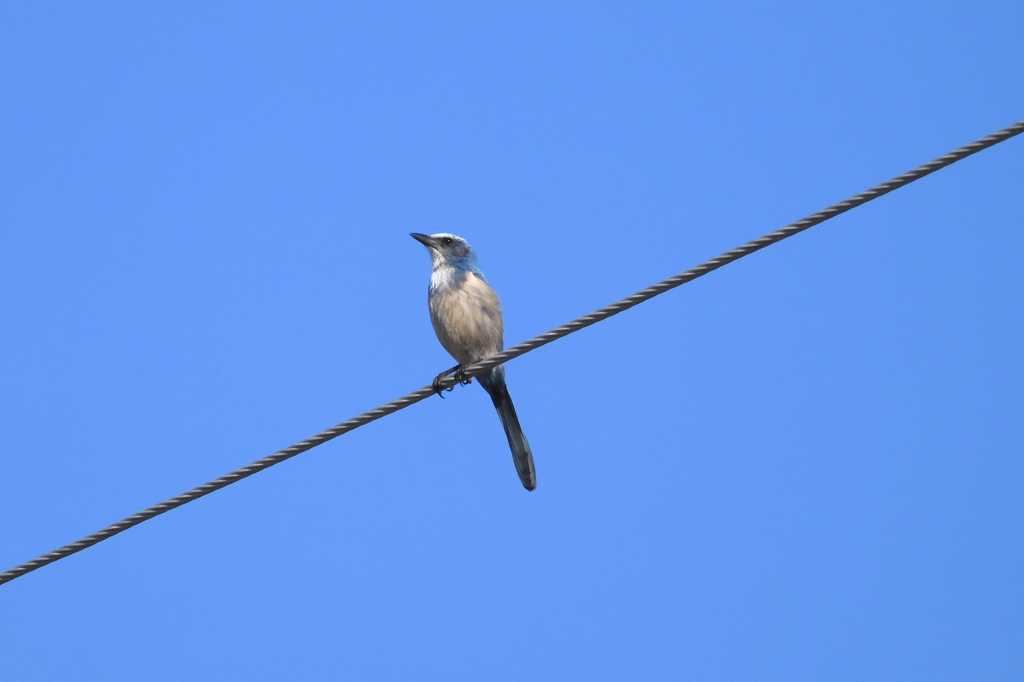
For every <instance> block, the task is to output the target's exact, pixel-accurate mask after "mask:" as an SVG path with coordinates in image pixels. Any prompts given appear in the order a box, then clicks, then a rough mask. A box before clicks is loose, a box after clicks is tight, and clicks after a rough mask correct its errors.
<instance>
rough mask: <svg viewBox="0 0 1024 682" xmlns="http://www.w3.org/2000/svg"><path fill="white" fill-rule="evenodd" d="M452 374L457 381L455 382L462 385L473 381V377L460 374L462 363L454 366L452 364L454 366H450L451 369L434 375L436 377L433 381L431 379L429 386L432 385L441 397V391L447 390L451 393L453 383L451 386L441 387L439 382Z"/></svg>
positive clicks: (453, 388) (453, 386)
mask: <svg viewBox="0 0 1024 682" xmlns="http://www.w3.org/2000/svg"><path fill="white" fill-rule="evenodd" d="M453 374H454V375H455V380H456V381H457V382H458V383H459V384H460V385H462V386H466V385H468V384H471V383H473V377H469V378H468V379H467V378H466V377H464V376H463V375H462V365H455V366H454V367H452V368H451V369H448V370H445V371H443V372H441V373H440V374H438V375H437V376H436V377H435V378H434V381H433V383H432V384H431V386H432V387H433V389H434V392H435V393H437V394H438V395H439V396H441V397H442V398H443V397H444V396H443V395H442V393H443V392H445V391H447V392H448V393H451V392H452V391H454V390H455V385H454V384H452V385H451V386H449V387H448V388H442V387H441V382H442V381H444V380H445V379H446V378H447V377H449V376H451V375H453Z"/></svg>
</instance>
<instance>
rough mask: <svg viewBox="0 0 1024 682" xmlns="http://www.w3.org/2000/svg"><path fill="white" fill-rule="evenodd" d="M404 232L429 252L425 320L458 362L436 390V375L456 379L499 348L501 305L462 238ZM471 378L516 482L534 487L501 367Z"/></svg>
mask: <svg viewBox="0 0 1024 682" xmlns="http://www.w3.org/2000/svg"><path fill="white" fill-rule="evenodd" d="M410 236H411V237H412V238H413V239H415V240H416V241H418V242H420V243H421V244H423V245H424V246H425V247H427V250H428V251H429V252H430V259H431V263H432V266H433V271H432V272H431V274H430V286H429V287H428V289H427V302H428V304H429V308H430V322H431V324H433V326H434V333H435V334H437V340H438V341H440V342H441V345H442V346H444V349H445V350H446V351H448V353H449V354H451V356H452V357H453V358H455V360H456V361H457V362H458V363H459V364H458V365H456V366H455V367H453V368H452V369H450V370H448V371H447V372H442V373H441V374H440V375H438V377H437V378H436V379H435V380H434V388H435V390H437V391H438V392H439V393H440V387H439V382H440V381H441V379H443V378H444V377H446V376H448V375H449V374H452V373H455V376H456V378H459V379H461V377H462V370H463V368H465V367H467V366H469V365H471V364H473V363H474V362H478V361H480V360H483V359H484V358H486V357H488V356H491V355H494V354H495V353H498V352H500V351H501V350H502V347H503V345H504V340H505V339H504V336H505V335H504V325H503V321H502V317H501V303H500V301H499V300H498V294H497V293H496V292H495V291H494V289H492V288H491V286H490V285H489V284H488V283H487V280H486V279H485V278H484V273H483V272H482V271H481V270H480V262H479V261H478V259H477V256H476V252H475V251H473V247H471V246H470V245H469V242H467V241H466V240H465V239H463V238H462V237H457V236H455V235H454V234H447V233H440V234H432V235H426V234H420V233H418V232H412V233H410ZM477 378H478V379H479V380H480V385H481V386H483V388H484V390H485V391H487V394H488V395H490V397H491V402H492V403H494V409H496V410H497V411H498V417H499V418H500V419H501V425H502V426H503V427H504V429H505V436H506V438H508V446H509V448H510V449H511V450H512V460H513V462H515V465H516V472H517V473H518V474H519V480H520V481H522V484H523V487H524V488H526V489H527V490H534V489H535V488H536V487H537V471H536V468H535V467H534V464H533V452H532V451H531V450H530V443H529V442H528V441H527V440H526V435H525V434H524V433H523V428H522V427H521V426H520V425H519V417H518V416H517V415H516V408H515V405H513V403H512V397H511V396H510V395H509V393H508V388H507V387H506V386H505V366H504V365H498V366H497V367H494V368H493V369H491V370H490V371H488V372H486V373H484V374H481V375H480V376H478V377H477ZM471 380H472V379H469V380H467V381H466V382H463V383H468V381H471Z"/></svg>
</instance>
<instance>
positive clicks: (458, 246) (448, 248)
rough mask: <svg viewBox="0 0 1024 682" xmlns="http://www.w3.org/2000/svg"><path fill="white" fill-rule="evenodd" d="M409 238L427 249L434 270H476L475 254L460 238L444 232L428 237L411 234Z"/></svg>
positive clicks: (416, 233)
mask: <svg viewBox="0 0 1024 682" xmlns="http://www.w3.org/2000/svg"><path fill="white" fill-rule="evenodd" d="M409 236H410V237H412V238H413V239H415V240H416V241H418V242H419V243H420V244H423V246H425V247H427V250H428V251H430V258H431V260H433V262H434V267H435V268H437V267H440V266H445V265H447V266H449V267H454V268H461V269H465V270H475V269H477V261H476V253H474V252H473V247H472V246H470V245H469V242H467V241H466V240H465V239H463V238H462V237H456V236H455V235H454V234H447V233H445V232H441V233H438V234H430V235H427V234H420V233H419V232H412V233H410V235H409Z"/></svg>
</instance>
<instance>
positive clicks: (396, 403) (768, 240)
mask: <svg viewBox="0 0 1024 682" xmlns="http://www.w3.org/2000/svg"><path fill="white" fill-rule="evenodd" d="M1022 132H1024V121H1020V122H1019V123H1014V124H1013V125H1011V126H1008V127H1006V128H1003V129H1002V130H1000V131H998V132H996V133H993V134H991V135H989V136H987V137H983V138H981V139H980V140H976V141H975V142H971V143H970V144H968V145H964V146H963V147H960V148H959V149H957V150H955V151H952V152H950V153H948V154H945V155H944V156H940V157H939V158H937V159H935V160H934V161H930V162H929V163H926V164H924V165H922V166H918V167H917V168H915V169H914V170H912V171H908V172H906V173H904V174H903V175H900V176H897V177H895V178H893V179H892V180H889V181H888V182H883V183H882V184H880V185H876V186H875V187H872V188H871V189H869V190H867V191H864V192H861V193H860V194H858V195H856V196H853V197H850V198H849V199H847V200H845V201H841V202H839V203H838V204H834V205H832V206H830V207H828V208H826V209H825V210H823V211H818V212H817V213H815V214H813V215H810V216H808V217H806V218H804V219H803V220H798V221H797V222H795V223H791V224H790V225H787V226H785V227H783V228H781V229H779V230H776V231H775V232H772V233H770V234H766V235H764V236H763V237H759V238H758V239H755V240H753V241H750V242H747V243H746V244H744V245H742V246H738V247H736V248H735V249H733V250H731V251H728V252H726V253H723V254H722V255H721V256H718V257H717V258H712V259H711V260H709V261H706V262H704V263H701V264H700V265H698V266H697V267H694V268H690V269H689V270H687V271H686V272H682V273H680V274H678V275H675V276H674V277H669V278H668V279H666V280H662V281H661V282H658V283H657V284H655V285H653V286H650V287H647V288H646V289H644V290H643V291H639V292H637V293H635V294H633V295H632V296H629V297H627V298H624V299H622V300H621V301H619V302H617V303H613V304H612V305H609V306H606V307H604V308H601V309H600V310H597V311H595V312H592V313H590V314H589V315H584V316H583V317H580V318H578V319H576V320H573V321H572V322H569V323H568V324H564V325H562V326H561V327H558V328H556V329H552V330H551V331H549V332H545V333H544V334H541V335H540V336H535V337H534V338H532V339H529V340H528V341H524V342H523V343H520V344H518V345H515V346H513V347H512V348H509V349H507V350H504V351H502V352H500V353H498V354H496V355H492V356H490V357H489V358H485V359H484V360H481V361H480V362H477V363H476V364H473V365H470V366H469V367H467V368H466V369H465V371H464V373H463V374H464V376H465V377H474V376H477V375H479V374H482V373H483V372H486V371H488V370H489V369H491V368H492V367H494V366H495V365H500V364H502V363H504V362H507V361H509V360H511V359H513V358H517V357H519V356H520V355H523V354H524V353H528V352H530V351H531V350H534V349H535V348H540V347H541V346H543V345H546V344H549V343H551V342H552V341H554V340H556V339H560V338H562V337H563V336H567V335H569V334H571V333H573V332H575V331H578V330H580V329H583V328H584V327H589V326H590V325H592V324H595V323H597V322H600V321H601V320H605V319H607V318H609V317H611V316H612V315H617V314H619V313H621V312H622V311H624V310H629V309H630V308H632V307H633V306H635V305H639V304H640V303H643V302H644V301H647V300H649V299H652V298H654V297H655V296H658V295H659V294H663V293H665V292H666V291H669V290H670V289H675V288H676V287H678V286H681V285H683V284H685V283H687V282H689V281H691V280H694V279H697V278H698V277H701V276H703V275H706V274H708V273H709V272H712V271H713V270H717V269H718V268H720V267H722V266H723V265H727V264H729V263H732V262H733V261H736V260H739V259H740V258H743V257H744V256H748V255H750V254H752V253H754V252H755V251H760V250H761V249H763V248H765V247H766V246H770V245H771V244H775V243H776V242H780V241H782V240H783V239H786V238H787V237H792V236H793V235H795V234H797V233H800V232H803V231H804V230H806V229H808V228H811V227H814V226H815V225H818V224H820V223H823V222H825V221H826V220H829V219H830V218H834V217H836V216H837V215H839V214H841V213H845V212H846V211H849V210H850V209H852V208H856V207H857V206H860V205H861V204H866V203H867V202H869V201H871V200H873V199H877V198H878V197H880V196H882V195H884V194H888V193H889V192H892V191H893V190H896V189H899V188H900V187H903V186H905V185H908V184H910V183H911V182H914V181H915V180H919V179H921V178H923V177H924V176H926V175H930V174H931V173H934V172H935V171H937V170H939V169H940V168H945V167H946V166H949V165H950V164H953V163H956V162H957V161H959V160H961V159H964V158H966V157H968V156H970V155H972V154H976V153H977V152H980V151H981V150H983V149H987V148H989V147H991V146H993V145H996V144H998V143H1000V142H1003V141H1004V140H1008V139H1009V138H1011V137H1014V136H1015V135H1019V134H1020V133H1022ZM456 381H457V380H456V379H455V378H454V377H448V378H446V379H444V380H443V381H442V382H441V386H442V387H444V388H447V387H450V386H454V385H455V383H456ZM432 395H434V389H433V387H431V386H425V387H423V388H421V389H419V390H418V391H413V392H412V393H410V394H408V395H406V396H403V397H401V398H398V399H397V400H393V401H391V402H390V403H387V404H386V405H381V406H380V407H377V408H375V409H373V410H370V411H369V412H364V413H363V414H361V415H359V416H358V417H353V418H352V419H349V420H348V421H345V422H342V423H341V424H338V425H337V426H334V427H331V428H329V429H327V430H326V431H321V432H320V433H318V434H316V435H315V436H313V437H311V438H307V439H306V440H304V441H302V442H301V443H296V444H295V445H292V446H291V447H288V448H285V449H284V450H279V451H278V452H275V453H274V454H272V455H268V456H267V457H264V458H263V459H260V460H257V461H255V462H253V463H252V464H249V465H248V466H244V467H242V468H241V469H236V470H235V471H232V472H231V473H229V474H227V475H225V476H221V477H220V478H218V479H216V480H213V481H210V482H209V483H204V484H203V485H201V486H199V487H197V488H193V489H192V490H189V491H188V492H185V493H182V494H181V495H178V496H177V497H172V498H171V499H169V500H166V501H164V502H161V503H160V504H157V505H154V506H152V507H149V508H148V509H144V510H142V511H140V512H139V513H137V514H133V515H132V516H129V517H128V518H126V519H123V520H121V521H118V522H117V523H115V524H112V525H110V526H107V527H106V528H104V529H103V530H100V531H98V532H96V533H93V534H92V535H89V536H87V537H84V538H82V539H81V540H77V541H75V542H72V543H71V544H69V545H64V546H63V547H61V548H60V549H56V550H54V551H52V552H49V553H48V554H44V555H42V556H40V557H38V558H36V559H33V560H32V561H27V562H25V563H23V564H21V565H20V566H15V567H14V568H12V569H10V570H9V571H5V572H4V573H0V584H3V583H6V582H10V581H11V580H14V579H15V578H19V577H21V576H23V575H25V574H26V573H31V572H32V571H34V570H36V569H37V568H42V567H43V566H45V565H47V564H51V563H53V562H54V561H58V560H59V559H63V558H64V557H67V556H70V555H72V554H74V553H75V552H80V551H82V550H83V549H85V548H86V547H91V546H92V545H95V544H97V543H99V542H102V541H103V540H106V539H107V538H110V537H113V536H114V535H117V534H118V533H120V532H122V531H125V530H128V529H129V528H131V527H132V526H137V525H138V524H140V523H142V522H143V521H148V520H149V519H151V518H153V517H155V516H159V515H160V514H163V513H164V512H168V511H170V510H172V509H174V508H176V507H180V506H181V505H183V504H187V503H188V502H191V501H193V500H197V499H199V498H200V497H203V496H204V495H209V494H210V493H212V492H214V491H215V490H220V489H221V488H224V487H226V486H228V485H231V484H232V483H235V482H237V481H240V480H242V479H243V478H247V477H249V476H252V475H253V474H255V473H257V472H260V471H263V470H264V469H268V468H270V467H272V466H274V465H275V464H279V463H281V462H283V461H285V460H286V459H291V458H292V457H294V456H295V455H298V454H300V453H303V452H305V451H307V450H311V449H312V448H315V447H316V446H318V445H320V444H322V443H326V442H327V441H329V440H331V439H333V438H337V437H338V436H340V435H342V434H344V433H348V432H349V431H352V430H353V429H357V428H359V427H360V426H363V425H364V424H369V423H370V422H372V421H376V420H377V419H380V418H381V417H385V416H387V415H389V414H391V413H393V412H397V411H398V410H401V409H404V408H406V407H409V406H410V405H412V404H414V403H418V402H419V401H421V400H425V399H426V398H429V397H430V396H432Z"/></svg>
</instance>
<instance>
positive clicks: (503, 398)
mask: <svg viewBox="0 0 1024 682" xmlns="http://www.w3.org/2000/svg"><path fill="white" fill-rule="evenodd" d="M502 369H503V368H502V367H498V368H497V371H494V372H491V373H489V374H485V375H483V376H481V377H480V385H481V386H483V387H484V390H485V391H487V393H488V395H490V396H491V402H493V403H494V409H496V410H497V411H498V417H500V418H501V425H502V426H503V427H505V436H506V437H507V438H508V446H509V448H511V449H512V461H514V462H515V465H516V472H518V473H519V480H520V481H522V482H523V487H524V488H526V489H527V490H533V489H534V488H536V487H537V470H536V469H535V468H534V466H533V452H532V451H531V450H530V444H529V443H528V442H527V440H526V435H525V434H524V433H523V427H521V426H520V425H519V417H518V416H516V406H515V405H513V404H512V396H510V395H509V394H508V388H506V386H505V377H504V372H502V371H501V370H502Z"/></svg>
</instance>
